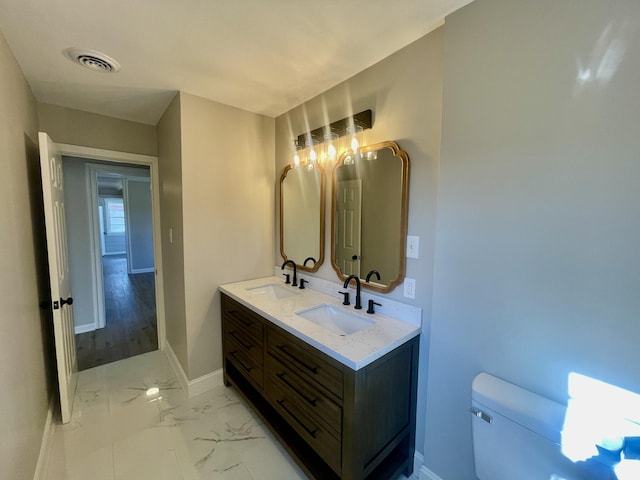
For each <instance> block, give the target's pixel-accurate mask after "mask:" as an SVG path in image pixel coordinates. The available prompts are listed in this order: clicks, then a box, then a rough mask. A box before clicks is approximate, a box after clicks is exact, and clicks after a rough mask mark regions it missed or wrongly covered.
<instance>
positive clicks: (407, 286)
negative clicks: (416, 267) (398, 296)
mask: <svg viewBox="0 0 640 480" xmlns="http://www.w3.org/2000/svg"><path fill="white" fill-rule="evenodd" d="M404 296H405V297H407V298H416V281H415V280H414V279H413V278H406V277H405V279H404Z"/></svg>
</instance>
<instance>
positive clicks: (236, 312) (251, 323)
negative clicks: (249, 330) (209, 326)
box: [231, 310, 253, 327]
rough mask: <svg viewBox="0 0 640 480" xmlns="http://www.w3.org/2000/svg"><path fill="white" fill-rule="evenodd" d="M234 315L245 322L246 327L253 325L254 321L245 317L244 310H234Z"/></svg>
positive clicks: (241, 321)
mask: <svg viewBox="0 0 640 480" xmlns="http://www.w3.org/2000/svg"><path fill="white" fill-rule="evenodd" d="M231 313H232V315H233V317H234V318H235V319H236V320H238V321H239V322H240V323H241V324H243V325H244V326H245V327H250V326H251V325H253V322H252V321H250V320H247V319H246V318H245V316H244V315H242V312H240V311H239V310H234V311H233V312H231Z"/></svg>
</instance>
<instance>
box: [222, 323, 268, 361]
mask: <svg viewBox="0 0 640 480" xmlns="http://www.w3.org/2000/svg"><path fill="white" fill-rule="evenodd" d="M224 335H225V337H231V338H232V339H233V340H235V342H236V343H237V344H239V345H240V346H241V347H242V348H243V349H244V351H245V353H246V354H248V355H249V356H251V358H253V359H254V360H255V361H256V362H258V363H259V364H260V365H262V364H263V355H264V342H262V340H258V339H257V338H256V337H254V336H253V335H250V334H249V332H248V331H247V330H246V329H245V328H243V326H242V324H241V323H240V322H239V321H237V320H236V319H235V318H225V321H224Z"/></svg>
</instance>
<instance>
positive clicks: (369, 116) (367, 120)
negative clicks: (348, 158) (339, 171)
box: [296, 110, 373, 148]
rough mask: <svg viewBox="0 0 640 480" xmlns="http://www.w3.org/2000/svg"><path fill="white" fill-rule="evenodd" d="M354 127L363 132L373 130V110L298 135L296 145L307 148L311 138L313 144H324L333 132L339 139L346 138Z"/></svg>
mask: <svg viewBox="0 0 640 480" xmlns="http://www.w3.org/2000/svg"><path fill="white" fill-rule="evenodd" d="M351 125H354V126H356V127H362V129H363V130H367V129H369V128H371V126H372V125H373V113H372V111H371V110H365V111H363V112H360V113H356V114H355V115H353V116H351V117H346V118H343V119H341V120H338V121H335V122H333V123H330V124H329V126H328V127H327V126H326V125H325V126H322V127H319V128H316V129H315V130H311V131H310V132H309V133H303V134H300V135H298V140H297V143H296V145H297V146H298V148H305V147H307V140H308V139H309V138H310V139H311V141H312V142H314V141H316V142H318V143H322V142H324V136H325V133H327V132H331V133H336V134H338V136H339V137H344V136H345V135H346V134H347V129H348V128H349V127H350V126H351Z"/></svg>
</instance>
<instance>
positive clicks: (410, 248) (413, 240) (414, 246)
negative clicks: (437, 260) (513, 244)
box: [407, 235, 420, 258]
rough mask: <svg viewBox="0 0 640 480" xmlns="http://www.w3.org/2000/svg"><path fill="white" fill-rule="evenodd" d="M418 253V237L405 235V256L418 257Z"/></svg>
mask: <svg viewBox="0 0 640 480" xmlns="http://www.w3.org/2000/svg"><path fill="white" fill-rule="evenodd" d="M419 255H420V237H418V236H417V235H407V258H418V256H419Z"/></svg>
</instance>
